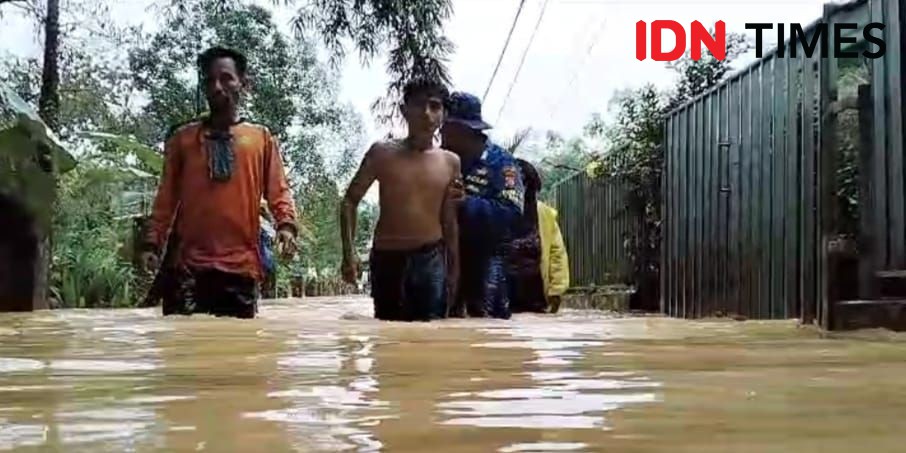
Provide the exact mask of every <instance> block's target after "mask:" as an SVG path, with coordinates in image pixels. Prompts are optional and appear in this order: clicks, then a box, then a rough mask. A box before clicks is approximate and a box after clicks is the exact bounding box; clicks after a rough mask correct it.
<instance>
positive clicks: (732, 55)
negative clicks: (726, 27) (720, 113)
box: [666, 30, 752, 111]
mask: <svg viewBox="0 0 906 453" xmlns="http://www.w3.org/2000/svg"><path fill="white" fill-rule="evenodd" d="M709 32H711V33H712V34H713V30H709ZM751 48H752V42H751V41H750V40H749V39H748V38H747V37H746V36H745V35H741V34H738V33H727V58H725V59H723V60H718V59H716V58H714V56H713V55H711V52H702V56H701V59H700V60H698V61H695V60H693V59H692V54H691V51H686V53H685V55H684V56H683V58H680V59H679V60H676V61H674V62H670V63H668V64H667V66H668V67H669V68H671V69H673V70H674V71H675V72H676V73H677V74H678V75H679V77H680V78H679V81H678V82H677V84H676V86H675V88H674V90H675V91H674V93H673V94H672V95H671V96H670V100H669V102H668V103H667V106H666V108H667V111H670V110H673V109H674V108H676V107H679V106H680V105H682V104H683V103H685V102H686V101H688V100H690V99H692V98H694V97H695V96H698V95H699V94H701V93H704V92H705V91H707V90H708V89H709V88H711V87H713V86H716V85H717V84H718V83H720V82H721V81H722V80H723V79H724V78H725V77H726V76H727V74H729V73H730V70H731V69H732V64H733V61H735V60H736V59H737V58H738V57H739V56H740V55H742V54H744V53H746V52H747V51H748V50H749V49H751Z"/></svg>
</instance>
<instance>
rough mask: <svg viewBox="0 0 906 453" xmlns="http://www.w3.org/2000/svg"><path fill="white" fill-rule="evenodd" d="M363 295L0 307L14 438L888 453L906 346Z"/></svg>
mask: <svg viewBox="0 0 906 453" xmlns="http://www.w3.org/2000/svg"><path fill="white" fill-rule="evenodd" d="M370 313H371V309H370V302H369V301H368V300H363V299H357V298H343V299H305V300H301V301H275V302H267V303H265V304H264V305H263V306H262V309H261V315H260V318H258V319H255V320H245V321H242V320H231V319H215V318H209V317H194V318H166V319H165V318H162V317H161V316H160V314H159V310H154V309H148V310H60V311H44V312H35V313H26V314H2V315H0V451H8V450H12V451H22V452H32V451H67V452H68V451H85V452H145V451H211V452H257V451H261V452H282V451H363V452H364V451H393V452H398V451H399V452H410V451H411V452H437V453H441V452H563V451H568V452H573V451H576V452H578V451H607V452H648V451H671V452H766V451H777V452H807V451H814V452H852V451H861V452H879V451H890V452H894V451H903V445H904V441H906V417H904V414H906V379H904V377H906V340H904V338H903V337H902V336H900V335H895V334H887V333H883V332H864V333H856V334H848V335H842V336H837V337H833V338H831V337H828V336H826V335H823V334H821V333H820V332H817V331H815V330H814V329H811V328H801V327H797V326H796V323H795V322H751V321H750V322H742V323H741V322H734V321H700V322H689V321H683V320H674V319H665V318H659V317H647V318H616V317H612V316H608V315H606V314H603V313H598V312H582V311H565V312H562V313H560V314H558V315H554V316H541V315H525V316H517V317H515V318H514V319H512V320H509V321H495V320H476V319H468V320H449V321H443V322H436V323H431V324H396V323H382V322H378V321H375V320H372V319H370V318H369V315H370Z"/></svg>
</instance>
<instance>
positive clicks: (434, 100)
mask: <svg viewBox="0 0 906 453" xmlns="http://www.w3.org/2000/svg"><path fill="white" fill-rule="evenodd" d="M402 113H403V118H405V119H406V124H408V125H409V130H410V131H411V132H416V133H423V134H431V135H433V134H434V131H436V130H437V128H439V127H440V125H441V123H443V120H444V103H443V100H441V99H440V98H439V97H437V96H433V95H428V94H426V93H420V94H416V95H414V96H412V97H411V98H409V101H408V102H406V103H405V104H403V106H402Z"/></svg>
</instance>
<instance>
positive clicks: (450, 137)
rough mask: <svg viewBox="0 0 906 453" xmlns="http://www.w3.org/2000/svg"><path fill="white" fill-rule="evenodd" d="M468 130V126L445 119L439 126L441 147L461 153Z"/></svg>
mask: <svg viewBox="0 0 906 453" xmlns="http://www.w3.org/2000/svg"><path fill="white" fill-rule="evenodd" d="M470 132H471V131H469V128H468V127H466V126H465V125H463V124H460V123H457V122H455V121H447V122H446V123H444V125H443V127H441V128H440V137H441V142H442V143H441V147H443V148H444V149H447V150H450V151H453V152H454V153H456V154H462V152H463V148H464V144H465V140H466V137H468V135H469V133H470Z"/></svg>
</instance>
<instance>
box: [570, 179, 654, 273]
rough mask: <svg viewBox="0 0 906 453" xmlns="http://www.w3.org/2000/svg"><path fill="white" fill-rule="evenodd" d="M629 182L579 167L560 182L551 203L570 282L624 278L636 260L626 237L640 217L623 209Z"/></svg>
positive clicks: (635, 229) (633, 229)
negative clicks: (591, 173)
mask: <svg viewBox="0 0 906 453" xmlns="http://www.w3.org/2000/svg"><path fill="white" fill-rule="evenodd" d="M625 194H626V188H625V185H623V184H622V183H620V182H617V181H614V180H612V179H609V178H589V177H588V176H587V175H586V174H585V173H576V174H575V175H573V176H571V177H569V178H567V179H566V180H564V181H562V182H560V183H559V184H557V186H556V187H555V188H554V195H553V200H552V201H553V203H554V205H555V206H556V208H557V210H558V211H559V212H560V215H559V220H560V229H561V232H562V234H563V240H564V242H565V243H566V250H567V251H568V252H569V253H568V255H569V268H570V280H571V286H572V287H574V288H575V287H593V286H600V285H608V284H614V283H625V282H626V281H627V278H628V277H629V273H630V271H631V267H632V263H631V261H630V259H629V257H628V256H627V254H626V250H625V248H624V246H623V241H624V240H625V239H626V238H627V235H629V234H631V233H633V232H634V231H637V230H638V226H639V222H638V221H635V220H633V219H632V216H630V215H629V214H628V213H627V212H626V209H625V205H626V203H625Z"/></svg>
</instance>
